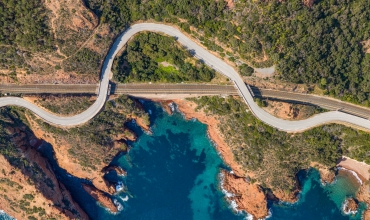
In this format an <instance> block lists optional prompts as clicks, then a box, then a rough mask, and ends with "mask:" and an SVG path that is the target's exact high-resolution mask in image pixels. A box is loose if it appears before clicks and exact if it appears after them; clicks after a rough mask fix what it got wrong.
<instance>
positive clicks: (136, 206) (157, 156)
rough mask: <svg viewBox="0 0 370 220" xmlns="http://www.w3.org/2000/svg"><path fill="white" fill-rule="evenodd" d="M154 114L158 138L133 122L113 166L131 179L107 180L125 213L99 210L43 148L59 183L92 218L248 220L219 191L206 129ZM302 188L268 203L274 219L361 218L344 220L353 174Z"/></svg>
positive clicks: (309, 176)
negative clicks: (291, 200)
mask: <svg viewBox="0 0 370 220" xmlns="http://www.w3.org/2000/svg"><path fill="white" fill-rule="evenodd" d="M144 107H145V108H146V110H147V111H149V110H151V124H152V125H153V126H152V130H153V134H152V135H148V134H146V133H143V132H142V131H141V129H140V128H139V127H137V126H136V125H135V123H128V124H127V126H128V127H130V128H131V129H132V130H134V131H135V132H136V133H137V134H138V140H137V142H134V143H130V145H131V146H132V148H131V150H130V152H129V154H127V155H122V156H119V157H117V158H115V159H114V160H113V161H112V164H113V165H119V166H121V167H123V168H124V169H125V170H127V171H128V176H126V177H121V176H117V175H116V174H115V173H110V174H108V175H106V178H107V179H108V180H110V181H112V182H122V183H123V185H124V187H123V190H122V191H121V192H120V193H118V194H117V195H115V196H114V198H115V199H116V200H117V202H119V203H120V204H121V205H122V206H123V210H122V211H121V212H119V213H118V214H116V215H112V214H110V213H109V212H107V211H106V210H105V209H104V208H102V207H100V206H99V205H98V204H97V203H96V202H95V201H94V200H93V199H92V198H91V197H90V196H89V195H88V194H87V193H85V192H84V191H83V189H82V187H81V186H80V183H81V182H86V180H81V179H78V178H75V177H71V176H70V175H68V173H66V172H65V171H64V170H63V169H61V168H59V167H58V166H57V164H56V162H55V161H54V160H53V159H52V151H51V148H50V146H48V145H45V146H43V147H42V148H41V149H42V150H43V153H44V155H45V156H47V157H48V158H49V159H50V161H51V164H52V166H53V168H54V170H55V172H56V174H57V176H58V178H59V179H60V180H61V181H62V182H63V183H64V184H65V185H66V187H67V189H68V190H70V191H71V193H72V196H73V198H74V199H75V200H76V201H77V202H78V203H79V204H80V206H81V207H82V208H83V209H84V210H85V211H86V213H88V215H89V216H90V217H91V218H92V219H108V220H109V219H112V220H118V219H130V220H131V219H145V220H146V219H154V220H156V219H160V220H162V219H163V220H166V219H180V220H181V219H195V220H203V219H205V220H206V219H220V220H223V219H225V220H229V219H230V220H232V219H245V216H243V215H240V214H235V213H233V211H232V210H231V208H229V204H228V203H227V202H226V201H225V200H224V198H223V194H222V192H221V191H220V190H219V182H218V178H217V175H218V172H219V169H220V168H225V169H227V167H225V165H224V164H223V162H222V160H221V159H220V156H219V155H218V154H217V152H216V151H215V149H214V147H213V146H212V144H211V142H210V140H209V139H208V138H207V135H206V134H207V133H206V126H205V125H204V124H201V123H199V122H198V121H196V120H191V121H186V120H184V118H183V117H182V115H181V114H179V113H175V114H174V115H172V116H169V115H168V114H167V113H165V112H163V110H162V109H161V108H160V106H159V105H157V104H155V103H152V102H145V103H144ZM298 177H299V180H300V181H301V183H302V193H301V195H300V200H299V201H298V202H297V203H295V204H293V205H291V204H279V203H272V202H270V203H269V208H270V210H271V211H272V217H271V218H270V219H279V220H280V219H284V220H289V219H360V213H359V214H358V215H357V216H354V217H349V216H345V215H343V214H342V212H341V204H342V203H343V202H344V199H345V197H346V196H353V195H354V194H355V192H356V190H357V186H356V183H355V182H353V181H355V180H353V178H351V176H350V175H348V173H340V175H339V176H338V178H337V181H336V183H335V184H332V185H329V186H325V187H323V186H322V185H321V183H320V181H319V174H318V172H317V171H315V170H313V169H311V170H309V171H308V172H306V171H302V172H300V173H299V176H298Z"/></svg>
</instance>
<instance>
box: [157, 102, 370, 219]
mask: <svg viewBox="0 0 370 220" xmlns="http://www.w3.org/2000/svg"><path fill="white" fill-rule="evenodd" d="M155 101H158V100H155ZM159 102H160V103H161V105H162V107H163V109H164V110H165V111H166V112H167V113H169V114H172V111H173V110H172V108H171V103H172V102H173V103H175V104H176V105H177V109H178V110H179V111H180V112H181V113H182V114H183V115H184V117H185V118H186V119H188V120H190V119H193V118H196V119H197V120H199V121H200V122H202V123H204V124H206V125H207V127H208V135H209V137H210V139H211V140H212V141H213V142H214V144H215V147H216V149H217V151H218V152H219V153H220V154H221V156H222V158H223V160H224V162H225V163H226V164H227V165H228V166H229V167H230V168H231V170H232V171H231V172H226V171H221V177H222V178H221V179H222V182H221V183H222V188H223V190H225V193H226V199H227V200H228V201H229V202H230V203H231V204H232V206H233V208H235V209H236V210H240V211H246V212H247V213H249V214H251V215H252V216H253V218H256V219H260V218H266V217H267V216H268V215H269V212H268V210H267V200H273V201H284V202H290V203H294V202H296V201H297V199H298V197H297V195H298V194H299V192H300V186H299V185H297V186H295V190H293V191H292V192H290V193H286V192H284V191H281V190H275V191H273V192H271V191H269V190H263V189H262V188H261V187H260V186H259V185H258V183H250V182H248V181H247V180H248V179H249V178H250V177H253V176H254V174H253V173H250V172H246V171H245V170H244V169H243V168H242V167H241V166H240V165H239V164H238V163H237V162H236V161H235V160H234V156H233V153H232V151H231V148H230V147H229V146H228V145H227V144H226V143H225V141H224V140H223V139H222V135H221V133H220V131H219V129H218V125H219V123H220V122H219V120H218V119H217V117H215V116H213V115H207V114H205V113H203V112H201V111H195V109H196V107H197V106H196V104H195V103H194V102H190V101H186V100H181V99H176V100H171V101H169V100H166V101H159ZM348 161H349V160H348V159H347V163H348ZM353 161H354V160H353ZM356 162H357V161H356ZM338 165H340V166H342V165H343V164H340V163H338ZM310 166H311V167H314V168H316V169H318V170H319V172H320V176H321V181H322V183H323V184H330V183H332V182H334V181H335V169H333V168H332V169H329V168H328V167H326V166H323V165H321V164H318V163H311V165H310ZM346 166H349V165H346ZM351 170H354V171H353V172H355V173H358V171H356V165H354V166H351ZM362 170H363V169H362ZM360 176H361V175H360ZM364 179H365V178H364ZM366 187H367V188H369V186H368V185H366V184H363V185H362V186H361V188H360V190H359V192H358V195H357V196H356V197H357V198H358V200H359V201H361V202H366V203H367V204H370V197H369V194H370V193H369V190H366ZM250 198H255V199H253V200H251V199H250ZM369 217H370V211H369V210H367V211H366V212H365V214H364V218H365V219H367V218H369ZM369 219H370V218H369Z"/></svg>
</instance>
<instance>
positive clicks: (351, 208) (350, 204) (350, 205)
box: [343, 198, 358, 214]
mask: <svg viewBox="0 0 370 220" xmlns="http://www.w3.org/2000/svg"><path fill="white" fill-rule="evenodd" d="M357 209H358V202H357V201H356V200H355V199H354V198H348V199H347V200H346V201H345V203H344V207H343V211H344V213H346V214H354V213H356V212H357Z"/></svg>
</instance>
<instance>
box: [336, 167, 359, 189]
mask: <svg viewBox="0 0 370 220" xmlns="http://www.w3.org/2000/svg"><path fill="white" fill-rule="evenodd" d="M338 169H339V170H345V171H348V172H350V173H352V175H353V176H354V177H356V179H357V181H358V182H359V183H360V184H361V185H362V180H361V178H360V177H359V176H358V175H357V173H356V172H355V171H353V170H349V169H346V168H344V167H338Z"/></svg>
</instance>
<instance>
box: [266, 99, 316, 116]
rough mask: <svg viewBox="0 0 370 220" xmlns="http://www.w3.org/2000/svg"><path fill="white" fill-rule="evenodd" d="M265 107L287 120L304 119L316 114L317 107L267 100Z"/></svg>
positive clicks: (271, 112)
mask: <svg viewBox="0 0 370 220" xmlns="http://www.w3.org/2000/svg"><path fill="white" fill-rule="evenodd" d="M267 103H268V105H267V107H264V108H263V109H264V110H265V111H267V112H268V113H270V114H271V115H274V116H276V117H278V118H282V119H287V120H302V119H306V118H309V117H311V116H312V115H314V114H315V111H316V107H314V106H309V105H300V104H291V103H287V102H278V101H267Z"/></svg>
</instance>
